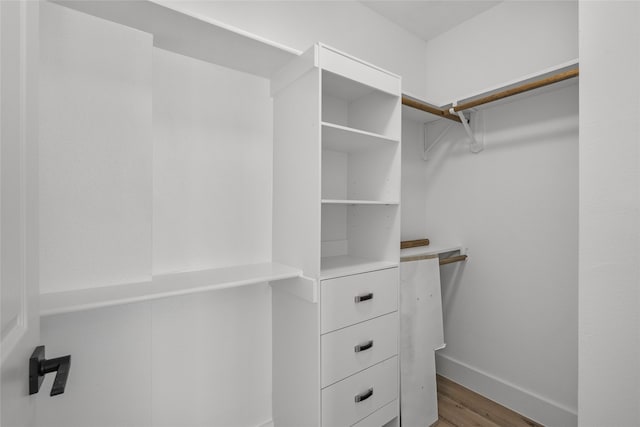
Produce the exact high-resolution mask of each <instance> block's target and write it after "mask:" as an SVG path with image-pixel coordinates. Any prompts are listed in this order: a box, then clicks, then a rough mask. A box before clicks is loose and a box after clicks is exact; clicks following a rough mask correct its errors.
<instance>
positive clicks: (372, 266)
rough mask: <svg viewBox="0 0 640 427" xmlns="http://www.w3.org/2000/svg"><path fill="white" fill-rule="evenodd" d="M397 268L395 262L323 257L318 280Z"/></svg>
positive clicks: (351, 257) (346, 257)
mask: <svg viewBox="0 0 640 427" xmlns="http://www.w3.org/2000/svg"><path fill="white" fill-rule="evenodd" d="M397 266H398V263H397V262H390V261H379V260H372V259H366V258H357V257H353V256H349V255H341V256H330V257H323V258H322V260H321V262H320V280H325V279H332V278H334V277H342V276H350V275H353V274H360V273H366V272H368V271H375V270H384V269H386V268H393V267H397Z"/></svg>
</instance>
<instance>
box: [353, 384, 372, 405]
mask: <svg viewBox="0 0 640 427" xmlns="http://www.w3.org/2000/svg"><path fill="white" fill-rule="evenodd" d="M371 396H373V387H371V388H370V389H369V390H367V391H365V392H363V393H360V394H356V397H355V401H356V403H360V402H362V401H364V400H367V399H368V398H370V397H371Z"/></svg>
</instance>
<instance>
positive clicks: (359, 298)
mask: <svg viewBox="0 0 640 427" xmlns="http://www.w3.org/2000/svg"><path fill="white" fill-rule="evenodd" d="M370 299H373V292H369V293H368V294H362V295H357V296H356V297H355V298H354V300H355V302H356V304H357V303H359V302H363V301H369V300H370Z"/></svg>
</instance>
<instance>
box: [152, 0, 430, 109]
mask: <svg viewBox="0 0 640 427" xmlns="http://www.w3.org/2000/svg"><path fill="white" fill-rule="evenodd" d="M164 3H167V4H169V5H171V6H173V7H177V8H180V9H182V10H186V11H190V12H192V13H197V14H201V15H203V16H206V17H208V18H210V19H213V20H217V21H219V22H223V23H225V24H227V25H231V26H233V27H236V28H239V29H241V30H244V31H247V32H249V33H252V34H255V35H257V36H260V37H263V38H265V39H267V40H270V41H273V42H276V43H279V44H282V45H284V46H288V47H290V48H293V49H297V50H299V51H304V50H306V49H308V48H309V47H310V46H311V45H312V44H313V43H316V42H323V43H325V44H327V45H329V46H332V47H335V48H336V49H340V50H343V51H345V52H347V53H349V54H351V55H353V56H355V57H357V58H360V59H363V60H365V61H368V62H371V63H372V64H375V65H377V66H379V67H382V68H384V69H386V70H389V71H391V72H393V73H395V74H398V75H400V76H402V90H403V91H404V92H405V93H411V94H414V95H416V96H419V97H424V96H425V93H426V91H425V80H424V76H425V74H426V73H427V71H428V70H427V62H426V56H425V52H424V50H425V42H424V41H423V40H421V39H419V38H418V37H416V36H414V35H412V34H410V33H409V32H407V31H406V30H404V29H402V28H400V27H399V26H397V25H396V24H394V23H393V22H391V21H389V20H387V19H386V18H383V17H382V16H380V15H378V14H377V13H375V12H373V11H372V10H371V9H369V8H367V7H366V6H363V5H362V4H360V3H359V2H355V1H240V2H239V1H208V2H207V1H190V0H180V1H171V0H169V1H165V2H164Z"/></svg>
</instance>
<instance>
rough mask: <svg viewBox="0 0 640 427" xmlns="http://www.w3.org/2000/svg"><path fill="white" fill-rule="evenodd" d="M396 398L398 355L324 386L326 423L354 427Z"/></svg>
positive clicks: (324, 417)
mask: <svg viewBox="0 0 640 427" xmlns="http://www.w3.org/2000/svg"><path fill="white" fill-rule="evenodd" d="M358 399H360V401H357V400H358ZM396 399H398V357H397V356H394V357H392V358H391V359H387V360H385V361H384V362H381V363H379V364H377V365H374V366H372V367H370V368H369V369H367V370H364V371H362V372H359V373H357V374H355V375H353V376H351V377H349V378H346V379H344V380H342V381H340V382H337V383H335V384H334V385H332V386H331V387H327V388H325V389H323V390H322V426H323V427H341V426H350V425H352V424H354V423H356V422H358V421H360V420H362V419H363V418H365V417H366V416H367V415H369V414H372V413H373V412H374V411H376V410H377V409H379V408H381V407H383V406H384V405H386V404H387V403H389V402H391V401H393V400H396Z"/></svg>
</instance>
